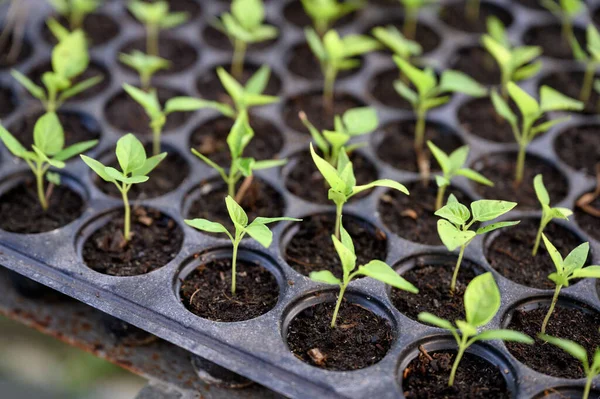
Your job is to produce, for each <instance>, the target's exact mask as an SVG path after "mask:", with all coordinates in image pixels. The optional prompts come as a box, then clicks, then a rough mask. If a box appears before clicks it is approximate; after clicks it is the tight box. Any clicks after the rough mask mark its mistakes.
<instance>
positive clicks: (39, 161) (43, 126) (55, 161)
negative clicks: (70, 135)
mask: <svg viewBox="0 0 600 399" xmlns="http://www.w3.org/2000/svg"><path fill="white" fill-rule="evenodd" d="M0 139H1V140H2V142H3V143H4V145H5V146H6V148H8V150H9V151H10V152H11V153H12V154H13V155H14V156H16V157H19V158H21V159H23V160H25V162H27V165H29V167H30V168H31V171H32V172H33V174H34V175H35V180H36V186H37V195H38V200H39V201H40V205H41V206H42V209H44V210H48V200H49V197H50V194H51V191H50V190H48V191H46V190H45V189H44V178H46V179H47V180H48V181H50V182H51V183H53V184H54V185H57V184H60V176H59V175H58V174H56V173H52V172H49V171H48V170H49V169H50V167H54V168H56V169H63V168H64V167H65V161H66V160H68V159H69V158H72V157H74V156H75V155H78V154H81V153H82V152H85V151H87V150H89V149H90V148H92V147H93V146H95V145H96V144H97V143H98V140H90V141H82V142H81V143H77V144H73V145H71V146H69V147H67V148H64V146H65V134H64V131H63V128H62V126H61V124H60V121H59V120H58V116H56V114H55V113H54V112H48V113H46V114H44V115H42V116H41V117H40V118H39V119H38V120H37V122H36V123H35V126H34V128H33V145H32V146H31V148H32V151H27V150H26V149H25V147H23V145H21V143H19V141H18V140H17V139H16V138H15V137H14V136H13V135H12V134H10V133H9V132H8V130H6V129H5V128H4V127H3V126H2V125H0Z"/></svg>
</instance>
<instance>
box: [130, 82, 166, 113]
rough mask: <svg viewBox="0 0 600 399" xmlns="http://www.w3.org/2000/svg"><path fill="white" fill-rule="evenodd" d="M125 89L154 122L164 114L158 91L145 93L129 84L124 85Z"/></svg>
mask: <svg viewBox="0 0 600 399" xmlns="http://www.w3.org/2000/svg"><path fill="white" fill-rule="evenodd" d="M123 89H124V90H125V91H126V92H127V94H129V95H130V96H131V98H133V99H134V100H135V101H136V102H137V103H139V104H140V105H141V106H142V108H144V111H146V114H148V116H149V117H150V119H152V120H154V119H156V117H157V116H159V115H161V114H162V110H161V106H160V103H159V102H158V94H157V93H156V90H154V89H152V90H150V91H149V92H145V91H143V90H141V89H138V88H137V87H135V86H132V85H130V84H128V83H125V84H123Z"/></svg>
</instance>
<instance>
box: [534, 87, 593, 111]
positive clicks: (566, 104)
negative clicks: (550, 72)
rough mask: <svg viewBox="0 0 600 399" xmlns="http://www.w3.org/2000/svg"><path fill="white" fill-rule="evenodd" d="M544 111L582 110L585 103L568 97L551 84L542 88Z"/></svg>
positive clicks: (541, 95)
mask: <svg viewBox="0 0 600 399" xmlns="http://www.w3.org/2000/svg"><path fill="white" fill-rule="evenodd" d="M540 98H541V109H542V112H549V111H581V110H582V109H583V103H582V102H581V101H577V100H575V99H572V98H571V97H567V96H565V95H564V94H561V93H560V92H558V91H556V90H554V89H553V88H551V87H549V86H542V88H541V89H540Z"/></svg>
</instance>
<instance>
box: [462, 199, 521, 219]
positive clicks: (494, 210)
mask: <svg viewBox="0 0 600 399" xmlns="http://www.w3.org/2000/svg"><path fill="white" fill-rule="evenodd" d="M515 206H517V203H516V202H509V201H500V200H479V201H474V202H472V203H471V214H472V215H473V219H474V220H477V221H478V222H487V221H489V220H493V219H496V218H497V217H499V216H502V215H504V214H505V213H507V212H509V211H510V210H511V209H513V208H514V207H515Z"/></svg>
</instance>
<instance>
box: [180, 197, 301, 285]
mask: <svg viewBox="0 0 600 399" xmlns="http://www.w3.org/2000/svg"><path fill="white" fill-rule="evenodd" d="M225 204H226V205H227V212H229V217H230V218H231V221H232V222H233V225H234V226H235V232H234V233H233V234H232V233H230V232H229V231H227V229H226V228H225V226H223V225H222V224H220V223H217V222H211V221H210V220H206V219H201V218H198V219H191V220H190V219H186V220H185V223H186V224H188V225H190V226H192V227H193V228H195V229H198V230H201V231H207V232H209V233H224V234H226V235H227V237H229V239H230V240H231V244H232V245H233V256H232V258H231V293H232V294H233V295H235V277H236V263H237V253H238V247H239V245H240V242H242V238H244V236H245V235H246V234H248V235H249V236H250V237H252V238H254V239H255V240H256V242H258V243H259V244H260V245H262V246H263V247H265V248H268V247H269V246H270V245H271V242H272V241H273V233H272V232H271V230H269V228H268V227H267V224H269V223H275V222H280V221H292V222H301V221H302V219H294V218H288V217H277V218H263V217H257V218H256V219H254V220H253V221H252V223H250V224H248V215H247V214H246V212H244V209H242V207H241V206H239V205H238V203H237V202H235V200H234V199H233V198H232V197H231V196H230V195H228V196H227V197H226V198H225Z"/></svg>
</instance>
